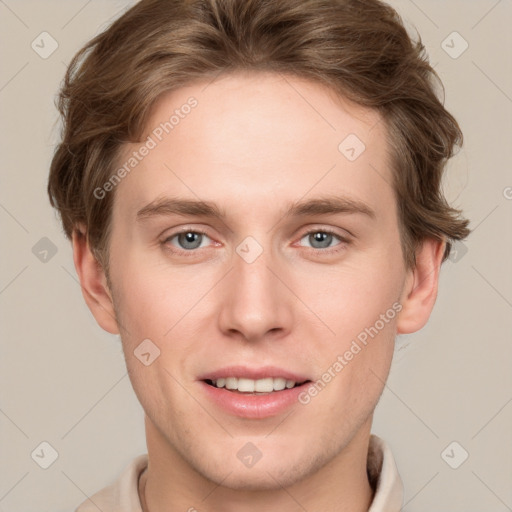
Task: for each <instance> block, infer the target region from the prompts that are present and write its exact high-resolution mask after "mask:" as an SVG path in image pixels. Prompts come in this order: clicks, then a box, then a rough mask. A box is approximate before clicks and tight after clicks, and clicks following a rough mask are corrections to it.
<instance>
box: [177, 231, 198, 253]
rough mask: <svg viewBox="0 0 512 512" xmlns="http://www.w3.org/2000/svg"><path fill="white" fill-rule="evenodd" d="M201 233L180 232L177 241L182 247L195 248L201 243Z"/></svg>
mask: <svg viewBox="0 0 512 512" xmlns="http://www.w3.org/2000/svg"><path fill="white" fill-rule="evenodd" d="M201 236H202V235H201V233H193V232H191V231H189V232H188V233H180V235H179V236H178V241H179V244H180V246H181V247H183V248H184V249H197V248H198V247H199V246H200V245H201Z"/></svg>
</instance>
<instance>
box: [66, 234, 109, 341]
mask: <svg viewBox="0 0 512 512" xmlns="http://www.w3.org/2000/svg"><path fill="white" fill-rule="evenodd" d="M72 244H73V261H74V262H75V268H76V272H77V274H78V278H79V279H80V286H81V288H82V295H83V296H84V299H85V302H86V303H87V306H88V307H89V309H90V310H91V313H92V314H93V316H94V318H95V319H96V321H97V322H98V324H99V325H100V327H102V328H103V329H104V330H105V331H107V332H109V333H111V334H119V328H118V326H117V320H116V316H115V310H114V305H113V302H112V295H111V291H110V290H109V287H108V284H107V278H106V276H105V272H104V271H103V268H102V266H101V265H100V263H99V262H98V260H97V259H96V257H95V256H94V254H93V253H92V251H91V248H90V246H89V243H88V241H87V236H86V230H85V228H84V227H83V226H78V227H77V228H75V229H74V230H73V235H72Z"/></svg>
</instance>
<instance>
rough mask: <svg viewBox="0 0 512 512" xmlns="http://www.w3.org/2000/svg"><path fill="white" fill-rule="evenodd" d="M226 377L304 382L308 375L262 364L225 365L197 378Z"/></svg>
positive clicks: (212, 378)
mask: <svg viewBox="0 0 512 512" xmlns="http://www.w3.org/2000/svg"><path fill="white" fill-rule="evenodd" d="M227 377H238V378H244V379H252V380H258V379H265V378H269V377H274V378H279V377H281V378H283V379H287V380H293V382H305V381H307V380H309V379H308V377H306V376H304V375H301V374H299V373H294V372H290V371H288V370H285V369H284V368H279V367H277V366H263V367H260V368H250V367H248V366H240V365H239V366H226V367H224V368H220V369H218V370H214V371H212V372H208V373H205V374H204V375H201V376H200V377H199V379H198V380H217V379H225V378H227Z"/></svg>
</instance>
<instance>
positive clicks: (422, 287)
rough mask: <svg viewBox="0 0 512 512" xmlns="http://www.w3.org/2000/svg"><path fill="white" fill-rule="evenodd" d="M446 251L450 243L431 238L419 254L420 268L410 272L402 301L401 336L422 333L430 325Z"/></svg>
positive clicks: (418, 262)
mask: <svg viewBox="0 0 512 512" xmlns="http://www.w3.org/2000/svg"><path fill="white" fill-rule="evenodd" d="M445 247H446V242H444V241H439V240H435V239H432V238H428V239H425V240H424V241H423V243H422V244H421V246H420V247H419V248H418V250H417V251H416V264H415V266H414V268H412V269H410V270H409V273H408V275H407V279H406V281H405V285H404V288H403V291H402V296H401V299H400V302H401V304H402V310H401V311H400V314H399V316H398V319H397V324H396V325H397V333H398V334H410V333H413V332H416V331H419V330H420V329H421V328H422V327H424V326H425V324H426V323H427V321H428V319H429V317H430V314H431V312H432V309H433V308H434V304H435V301H436V297H437V289H438V283H439V272H440V269H441V263H442V259H443V254H444V249H445Z"/></svg>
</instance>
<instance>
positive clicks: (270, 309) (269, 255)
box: [220, 237, 292, 340]
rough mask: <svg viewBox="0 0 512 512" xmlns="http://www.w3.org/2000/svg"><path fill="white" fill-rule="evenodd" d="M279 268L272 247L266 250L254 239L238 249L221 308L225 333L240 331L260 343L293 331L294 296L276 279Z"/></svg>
mask: <svg viewBox="0 0 512 512" xmlns="http://www.w3.org/2000/svg"><path fill="white" fill-rule="evenodd" d="M278 267H279V265H278V262H277V260H276V258H275V257H274V254H273V251H272V250H271V249H270V247H269V248H263V247H262V246H261V245H260V244H259V243H257V242H256V241H255V240H254V239H252V240H251V237H248V238H247V239H245V240H244V241H243V242H242V243H241V244H240V245H239V246H238V247H237V249H236V254H234V255H233V268H232V271H231V272H230V273H229V283H228V285H227V289H226V294H225V296H224V301H223V303H222V305H221V307H222V311H221V314H220V321H221V328H222V330H223V331H224V332H226V333H227V332H228V331H230V332H233V331H238V332H239V333H241V334H242V335H243V336H244V337H245V338H246V339H253V340H256V339H258V338H261V337H264V336H265V334H266V333H268V332H269V331H276V330H281V331H288V330H289V329H290V326H291V317H292V314H291V310H290V305H291V302H290V297H289V295H290V292H289V291H287V290H286V288H285V287H284V286H283V284H282V283H280V282H279V279H277V277H276V276H275V272H276V270H275V269H276V268H278ZM270 269H272V271H271V270H270ZM287 295H288V296H287Z"/></svg>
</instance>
